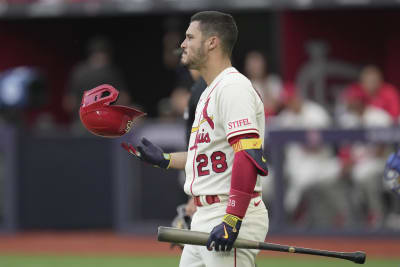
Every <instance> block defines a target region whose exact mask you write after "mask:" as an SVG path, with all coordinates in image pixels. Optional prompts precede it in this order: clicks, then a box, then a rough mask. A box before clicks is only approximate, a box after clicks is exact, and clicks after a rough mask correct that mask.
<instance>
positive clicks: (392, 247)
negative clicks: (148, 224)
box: [0, 232, 400, 258]
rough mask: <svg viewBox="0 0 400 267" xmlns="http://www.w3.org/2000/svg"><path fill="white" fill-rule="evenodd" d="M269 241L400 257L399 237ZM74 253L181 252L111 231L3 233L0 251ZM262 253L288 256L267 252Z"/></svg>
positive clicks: (372, 255)
mask: <svg viewBox="0 0 400 267" xmlns="http://www.w3.org/2000/svg"><path fill="white" fill-rule="evenodd" d="M267 241H268V242H271V243H279V244H285V245H293V246H299V247H309V248H316V249H325V250H335V251H357V250H361V251H364V252H366V253H367V256H368V257H379V258H394V257H400V253H399V248H400V240H399V239H377V238H373V239H368V238H330V237H327V238H323V237H315V238H314V237H313V238H299V237H295V238H290V237H286V236H285V237H277V236H274V237H270V238H269V239H268V240H267ZM9 253H12V254H19V253H23V254H73V255H104V256H137V255H140V256H155V255H158V256H164V255H179V254H180V249H178V248H175V249H173V250H171V249H170V245H169V244H167V243H161V242H158V241H157V238H156V237H155V236H149V237H139V236H130V235H127V236H123V235H116V234H115V233H111V232H110V233H108V232H40V233H19V234H15V235H0V254H9ZM261 255H263V256H270V255H271V256H277V257H279V256H285V255H287V254H286V253H279V252H267V251H263V252H262V253H261Z"/></svg>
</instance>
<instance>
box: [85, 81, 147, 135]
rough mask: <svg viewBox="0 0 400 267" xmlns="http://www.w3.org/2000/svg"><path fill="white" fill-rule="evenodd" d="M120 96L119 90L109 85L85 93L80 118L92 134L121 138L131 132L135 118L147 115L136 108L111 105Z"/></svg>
mask: <svg viewBox="0 0 400 267" xmlns="http://www.w3.org/2000/svg"><path fill="white" fill-rule="evenodd" d="M118 94H119V92H118V90H117V89H115V88H114V87H112V86H111V85H108V84H103V85H100V86H97V87H96V88H94V89H91V90H88V91H85V92H84V93H83V97H82V103H81V107H80V109H79V117H80V118H81V121H82V123H83V125H85V127H86V129H88V130H89V131H90V132H91V133H93V134H95V135H99V136H103V137H119V136H122V135H124V134H126V133H127V132H129V130H130V129H131V127H132V123H133V120H134V119H135V118H138V117H140V116H143V115H145V113H143V112H141V111H139V110H137V109H134V108H130V107H125V106H117V105H115V106H114V105H111V104H112V103H113V102H115V101H116V100H117V97H118Z"/></svg>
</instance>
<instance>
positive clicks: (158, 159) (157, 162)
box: [121, 137, 171, 169]
mask: <svg viewBox="0 0 400 267" xmlns="http://www.w3.org/2000/svg"><path fill="white" fill-rule="evenodd" d="M121 146H122V147H123V148H124V149H125V150H126V151H128V152H129V153H131V154H132V155H134V156H136V157H138V158H139V159H140V160H143V161H144V162H147V163H150V164H152V165H153V166H155V167H159V168H163V169H168V168H169V164H170V162H171V155H170V154H168V153H164V151H163V150H162V148H160V147H159V146H157V145H155V144H153V143H152V142H150V141H149V140H147V139H146V138H144V137H143V138H142V141H141V145H138V146H137V149H135V148H134V147H133V146H132V145H131V144H129V143H125V142H124V143H122V144H121Z"/></svg>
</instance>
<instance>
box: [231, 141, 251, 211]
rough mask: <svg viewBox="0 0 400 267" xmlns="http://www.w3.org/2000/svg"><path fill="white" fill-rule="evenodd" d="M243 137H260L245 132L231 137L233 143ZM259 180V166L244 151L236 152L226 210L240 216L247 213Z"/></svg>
mask: <svg viewBox="0 0 400 267" xmlns="http://www.w3.org/2000/svg"><path fill="white" fill-rule="evenodd" d="M242 138H258V135H257V134H243V135H239V136H235V137H232V138H230V139H229V143H230V144H231V145H233V144H235V143H236V142H238V141H239V140H240V139H242ZM256 181H257V168H256V167H255V166H254V164H253V162H252V161H251V160H250V159H249V158H248V157H247V155H246V153H245V152H244V151H238V152H236V153H235V157H234V160H233V166H232V178H231V189H230V194H229V201H228V207H227V209H226V212H227V213H229V214H232V215H235V216H238V217H240V218H243V217H244V215H245V214H246V211H247V207H248V206H249V204H250V201H251V195H252V193H253V192H254V187H255V185H256Z"/></svg>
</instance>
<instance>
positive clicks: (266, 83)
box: [244, 50, 282, 117]
mask: <svg viewBox="0 0 400 267" xmlns="http://www.w3.org/2000/svg"><path fill="white" fill-rule="evenodd" d="M244 72H245V74H246V75H247V77H248V78H249V80H250V81H251V83H252V84H253V86H254V88H255V89H256V90H257V91H258V93H259V94H260V95H261V98H262V100H263V102H264V109H265V115H266V116H267V117H268V116H274V115H277V114H278V113H279V111H280V109H281V108H282V105H281V104H282V103H281V102H280V100H281V93H282V80H281V78H280V77H279V76H278V75H276V74H271V73H269V72H268V62H267V59H266V57H265V56H264V54H263V53H261V52H260V51H258V50H252V51H250V52H248V53H247V54H246V57H245V60H244Z"/></svg>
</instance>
